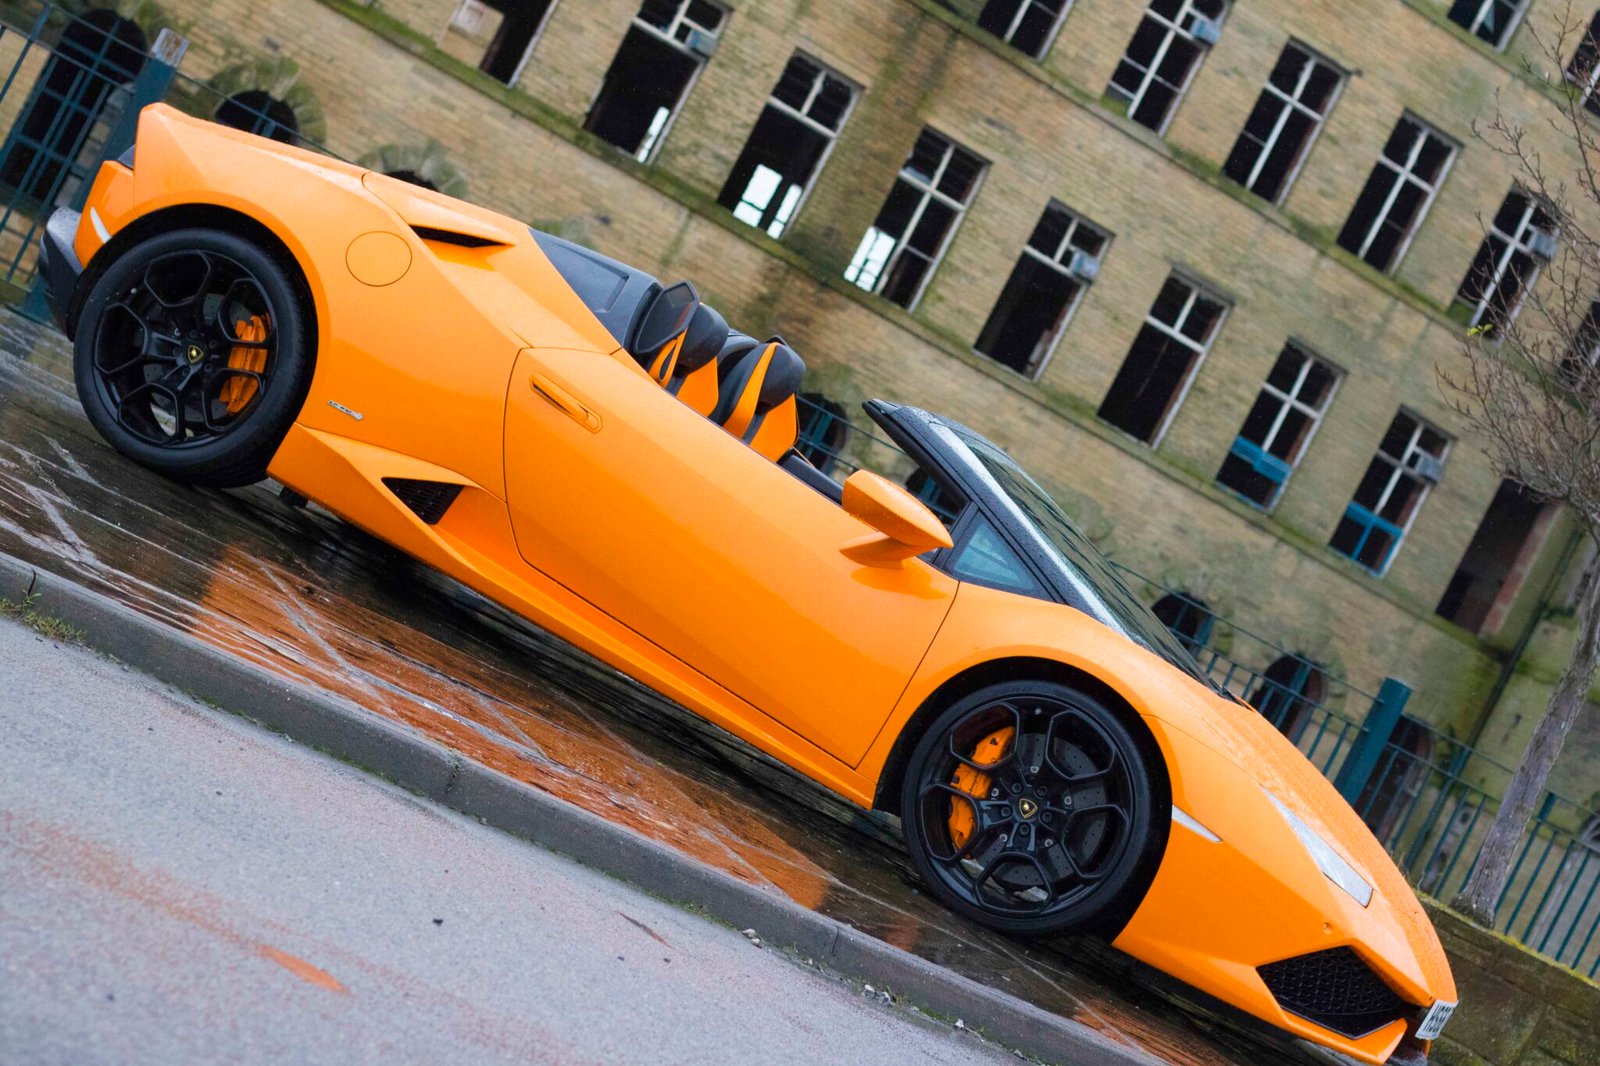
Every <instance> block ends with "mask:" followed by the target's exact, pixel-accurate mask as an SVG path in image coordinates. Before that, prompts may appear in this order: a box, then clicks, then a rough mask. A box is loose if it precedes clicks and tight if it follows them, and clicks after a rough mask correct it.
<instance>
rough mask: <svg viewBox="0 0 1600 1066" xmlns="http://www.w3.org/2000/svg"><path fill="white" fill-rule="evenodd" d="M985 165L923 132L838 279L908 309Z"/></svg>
mask: <svg viewBox="0 0 1600 1066" xmlns="http://www.w3.org/2000/svg"><path fill="white" fill-rule="evenodd" d="M985 166H987V164H986V163H985V162H984V161H983V160H982V159H980V158H978V157H977V156H975V155H973V154H972V153H971V152H969V151H967V150H966V149H965V148H963V147H961V146H960V145H958V144H956V143H955V142H954V141H951V140H950V139H949V138H947V137H944V136H942V135H940V134H938V133H935V132H934V131H933V130H931V129H924V130H923V131H922V134H921V136H919V137H918V138H917V143H916V144H915V145H913V146H912V149H911V154H910V156H909V157H907V159H906V162H905V165H903V166H902V167H901V168H900V176H899V177H898V178H897V179H895V183H894V185H893V187H891V188H890V190H889V196H888V198H887V199H885V200H884V203H883V207H882V209H880V210H879V212H878V217H877V219H876V221H874V222H873V224H872V227H871V228H870V229H868V230H867V232H866V234H865V235H864V236H863V237H862V238H861V243H860V245H859V246H858V247H857V248H856V253H855V255H854V256H853V257H851V260H850V265H849V267H847V268H846V269H845V272H844V278H845V280H846V281H849V282H853V283H854V284H856V285H859V286H861V288H863V289H866V290H868V291H869V292H876V293H880V294H882V295H883V296H884V297H886V298H888V299H889V300H892V301H893V302H894V303H897V304H899V305H900V306H901V307H905V308H910V307H912V306H914V305H915V304H916V302H917V299H918V297H920V296H921V295H922V289H923V287H924V286H925V285H926V284H927V280H928V277H929V275H931V274H932V273H933V268H934V267H935V266H936V265H937V264H938V261H939V259H940V258H941V257H942V256H943V255H944V250H945V247H946V246H947V245H948V244H949V242H950V238H951V236H952V235H953V234H954V233H955V231H956V227H957V226H959V225H960V224H961V218H962V215H963V214H964V213H965V212H966V209H967V205H968V204H969V203H970V202H971V200H972V194H973V193H974V192H975V191H976V190H977V186H978V179H979V178H980V177H981V176H982V174H983V169H984V167H985Z"/></svg>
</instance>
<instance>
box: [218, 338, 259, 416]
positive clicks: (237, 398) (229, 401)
mask: <svg viewBox="0 0 1600 1066" xmlns="http://www.w3.org/2000/svg"><path fill="white" fill-rule="evenodd" d="M234 336H236V337H238V338H239V339H240V340H242V341H251V342H256V341H264V340H266V339H267V320H266V319H265V318H263V317H262V316H260V315H251V316H250V320H249V321H248V322H239V323H237V324H236V325H235V326H234ZM228 367H229V369H232V370H248V371H250V372H251V373H253V374H259V373H261V372H262V371H263V370H265V369H266V368H267V350H266V349H265V348H246V347H245V346H244V345H242V344H239V345H235V346H234V347H233V348H232V350H230V351H229V352H228ZM257 388H258V386H257V385H256V382H255V380H254V379H253V378H247V377H243V376H241V375H238V374H233V375H230V376H229V377H228V380H227V381H224V382H223V383H222V389H221V391H220V392H219V393H218V394H217V398H218V399H219V400H221V401H222V405H223V406H224V407H226V408H227V409H228V413H229V414H231V415H236V414H238V413H239V412H240V411H243V410H244V409H245V408H246V407H248V406H249V405H250V401H251V400H253V399H255V398H256V389H257Z"/></svg>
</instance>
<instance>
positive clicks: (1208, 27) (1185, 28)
mask: <svg viewBox="0 0 1600 1066" xmlns="http://www.w3.org/2000/svg"><path fill="white" fill-rule="evenodd" d="M1226 11H1227V4H1226V3H1225V2H1224V0H1150V6H1149V7H1148V8H1146V9H1145V13H1144V18H1143V19H1141V20H1140V22H1139V28H1138V29H1136V30H1134V31H1133V40H1131V41H1129V42H1128V50H1127V51H1126V52H1124V53H1123V55H1122V62H1120V63H1118V64H1117V69H1116V72H1115V73H1114V74H1112V75H1111V84H1110V85H1109V86H1107V88H1106V93H1107V94H1108V95H1110V96H1111V97H1112V98H1113V99H1116V100H1121V101H1122V102H1123V103H1125V104H1127V105H1128V117H1129V118H1131V119H1133V120H1134V121H1135V122H1137V123H1139V125H1141V126H1149V127H1150V128H1151V129H1153V130H1155V131H1156V132H1157V133H1161V132H1162V131H1164V130H1165V129H1166V128H1167V123H1168V122H1169V121H1171V119H1172V113H1173V112H1174V111H1176V110H1177V109H1178V101H1180V100H1182V99H1183V94H1184V92H1185V91H1187V90H1188V88H1189V81H1190V79H1192V78H1193V77H1194V72H1195V71H1196V70H1197V69H1198V68H1199V66H1200V60H1201V58H1202V57H1204V55H1205V52H1206V49H1207V48H1208V47H1210V46H1211V45H1213V44H1215V43H1216V42H1217V35H1218V33H1219V32H1220V31H1221V28H1222V16H1223V14H1224V13H1225V12H1226Z"/></svg>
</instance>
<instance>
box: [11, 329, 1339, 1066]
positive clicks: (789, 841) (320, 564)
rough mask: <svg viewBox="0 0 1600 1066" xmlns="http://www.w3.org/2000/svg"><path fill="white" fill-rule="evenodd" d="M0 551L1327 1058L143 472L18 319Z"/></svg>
mask: <svg viewBox="0 0 1600 1066" xmlns="http://www.w3.org/2000/svg"><path fill="white" fill-rule="evenodd" d="M0 552H5V553H7V554H9V555H12V556H15V557H17V558H20V559H23V560H25V561H27V562H29V563H31V564H33V565H35V566H38V567H40V568H42V569H45V570H48V571H51V572H53V573H56V574H59V575H61V576H64V577H68V578H71V579H74V580H76V581H78V582H79V583H81V584H83V585H86V586H89V587H91V588H94V589H96V590H97V591H100V592H102V593H105V594H108V595H110V596H113V597H115V598H116V599H118V600H120V601H121V602H123V603H125V604H127V605H128V606H130V607H133V608H134V609H136V610H138V611H140V612H142V613H143V614H145V615H147V616H149V617H151V618H154V619H157V620H159V621H161V622H163V623H165V624H167V625H171V626H173V627H174V628H176V629H181V630H184V631H187V632H189V633H191V634H193V635H195V636H198V637H200V638H202V639H204V640H207V641H210V642H211V643H212V644H214V645H216V646H218V647H221V648H225V649H227V650H229V651H231V652H233V653H235V654H237V655H239V656H241V657H243V658H245V659H247V660H249V661H251V662H253V663H256V664H258V665H260V666H262V667H264V668H266V669H268V670H271V671H273V672H274V673H276V674H278V675H280V676H283V677H285V678H287V679H291V680H293V681H295V682H298V683H301V684H305V685H309V686H314V687H317V688H320V689H323V690H325V691H328V692H332V693H336V694H338V695H341V696H344V697H347V698H349V699H350V700H353V701H354V702H356V703H358V704H360V705H361V706H363V707H366V708H369V709H370V710H372V711H374V712H376V713H379V714H383V715H386V716H388V717H390V718H392V719H396V720H398V721H401V722H404V723H406V724H408V725H410V726H411V727H413V728H415V729H417V730H419V731H421V732H423V733H425V734H427V735H428V736H430V737H433V738H434V739H436V740H438V741H439V742H441V743H444V744H447V745H449V746H450V747H452V748H454V749H456V750H457V751H459V752H462V753H463V754H465V755H467V756H470V757H472V758H474V759H477V760H479V761H481V762H483V763H485V764H486V765H488V766H491V767H493V768H495V769H496V770H499V771H500V772H502V773H505V774H508V775H510V776H512V777H515V778H517V779H518V780H521V781H524V782H527V783H528V784H530V785H533V786H535V787H537V788H541V789H544V790H546V791H548V792H550V793H552V794H554V795H557V796H559V797H561V798H563V799H566V800H569V801H571V802H573V803H576V804H580V805H581V806H583V807H585V808H587V809H588V810H590V811H593V812H595V813H598V814H600V815H602V816H604V817H606V818H609V819H611V820H612V821H615V822H619V823H622V824H624V825H627V826H629V827H631V828H633V829H635V830H637V831H638V832H641V833H644V834H646V835H648V836H650V837H652V838H654V839H656V840H659V841H662V842H664V843H667V844H669V845H671V846H673V847H675V848H678V849H679V850H681V851H683V852H685V853H687V854H689V855H692V856H693V857H694V858H696V859H698V860H700V861H702V862H706V863H710V864H712V865H714V866H717V867H719V868H721V869H723V870H726V871H728V872H729V873H731V874H733V875H734V876H737V877H740V878H742V879H744V880H746V881H749V882H751V883H754V884H757V885H762V886H766V887H769V888H772V889H774V890H776V891H780V892H782V893H784V894H785V895H787V896H789V897H791V898H793V899H794V900H796V901H798V902H799V903H801V904H803V905H804V906H807V907H811V908H813V909H815V910H818V911H820V912H822V913H824V914H827V915H829V916H831V917H834V918H837V919H839V920H841V921H844V922H847V923H849V924H850V925H853V926H855V927H856V928H858V929H861V930H862V931H864V932H867V933H870V934H872V935H875V936H878V937H881V938H882V939H884V940H886V941H888V942H890V943H892V944H895V945H897V946H899V947H901V948H904V949H906V950H908V951H912V952H915V953H916V954H918V955H920V956H922V957H924V958H927V959H929V960H930V961H933V962H936V963H939V964H942V965H945V966H949V967H951V968H952V969H955V970H957V971H959V972H961V973H963V974H966V975H967V976H969V977H972V978H974V979H976V980H979V981H983V982H985V983H987V984H989V985H992V986H994V987H998V988H1002V989H1005V990H1006V991H1009V992H1012V993H1014V994H1016V995H1018V996H1020V997H1022V998H1024V999H1027V1000H1030V1001H1032V1002H1033V1003H1035V1004H1037V1005H1039V1006H1041V1007H1043V1008H1045V1009H1047V1010H1051V1011H1055V1012H1057V1013H1059V1014H1062V1015H1065V1016H1067V1017H1071V1018H1074V1019H1076V1020H1078V1021H1080V1022H1083V1023H1084V1024H1086V1025H1089V1026H1092V1027H1094V1028H1095V1029H1097V1030H1100V1031H1101V1032H1103V1033H1104V1034H1106V1035H1107V1036H1109V1037H1111V1038H1112V1039H1115V1040H1119V1041H1122V1042H1124V1043H1128V1044H1133V1045H1137V1046H1139V1047H1143V1048H1145V1049H1147V1050H1149V1051H1151V1052H1153V1053H1155V1054H1157V1055H1160V1056H1162V1057H1164V1058H1166V1059H1168V1060H1170V1061H1172V1062H1174V1063H1261V1062H1274V1063H1277V1062H1293V1061H1299V1060H1305V1061H1313V1060H1312V1059H1311V1057H1310V1056H1309V1055H1308V1054H1307V1053H1306V1052H1305V1051H1303V1050H1301V1049H1299V1048H1298V1047H1297V1046H1296V1045H1294V1044H1292V1043H1288V1042H1279V1041H1277V1040H1275V1039H1274V1038H1273V1037H1272V1036H1271V1035H1268V1034H1263V1033H1260V1032H1257V1031H1256V1030H1254V1029H1253V1028H1250V1027H1244V1026H1241V1025H1239V1024H1238V1022H1237V1020H1236V1019H1234V1018H1233V1017H1232V1015H1231V1012H1224V1013H1223V1014H1222V1015H1220V1016H1219V1015H1218V1014H1217V1013H1215V1012H1214V1011H1212V1010H1208V1009H1206V1008H1203V1007H1201V1006H1198V1005H1196V1004H1195V1003H1194V1002H1191V1001H1190V997H1189V996H1188V995H1187V994H1185V993H1184V992H1183V991H1182V990H1181V989H1175V988H1173V987H1171V986H1170V985H1169V984H1168V983H1166V982H1157V984H1156V986H1155V987H1153V986H1152V976H1153V975H1152V974H1151V972H1150V971H1149V970H1148V969H1145V968H1143V967H1139V966H1136V965H1135V964H1133V963H1131V961H1130V960H1128V959H1126V958H1125V957H1124V956H1121V955H1120V954H1118V953H1117V952H1114V951H1112V950H1111V949H1109V948H1107V947H1104V946H1103V945H1100V944H1098V943H1094V942H1088V941H1082V940H1061V941H1056V942H1053V943H1050V944H1022V943H1019V942H1016V941H1012V940H1008V939H1005V938H1003V937H999V936H996V935H994V934H991V933H988V932H986V931H984V930H981V929H978V928H977V927H975V926H972V925H970V924H968V923H966V922H964V921H963V920H961V919H959V918H957V917H956V916H954V915H952V914H950V913H949V912H947V911H945V910H944V909H942V908H941V907H939V906H938V905H937V904H935V903H934V902H933V901H932V900H930V899H928V898H927V897H926V896H924V895H923V894H921V893H920V892H919V891H918V890H917V889H916V887H915V882H914V879H913V878H912V876H911V874H910V871H909V868H908V867H907V865H906V862H905V858H904V856H903V854H902V853H901V852H900V850H899V848H898V844H897V843H896V835H895V830H894V829H893V828H892V826H891V824H890V823H888V822H886V821H882V820H879V819H878V818H877V817H876V816H867V815H864V814H862V813H861V812H859V811H857V810H855V808H853V807H850V806H848V805H846V804H843V803H841V802H839V801H836V800H835V799H833V798H832V797H831V796H829V795H827V794H825V793H823V792H821V791H820V790H819V789H816V788H814V787H812V786H810V785H809V784H808V783H804V782H801V781H800V780H799V779H798V778H797V777H795V776H794V775H791V774H789V773H787V772H786V771H783V770H781V769H779V768H776V767H774V766H772V765H770V764H769V763H767V762H765V761H764V760H762V759H761V758H759V757H757V756H755V755H753V754H752V753H751V752H750V750H749V749H747V748H744V747H743V746H742V745H740V744H738V743H737V742H735V741H733V740H732V739H731V738H729V737H726V736H725V735H723V734H721V733H719V732H717V731H715V730H713V729H711V728H710V727H709V726H707V725H706V724H704V723H702V722H701V721H700V720H699V719H697V718H694V717H693V716H691V715H689V714H688V713H687V712H684V711H681V710H679V709H678V708H676V707H675V706H674V705H672V704H670V703H668V702H667V701H664V700H662V699H661V698H660V697H658V696H656V695H655V694H653V693H651V692H649V691H647V690H645V689H643V688H641V687H640V686H638V685H636V684H634V683H632V682H631V681H629V680H627V679H626V678H624V677H622V676H621V675H619V674H617V673H616V672H615V671H613V670H611V669H609V668H608V667H605V666H602V665H600V664H598V663H596V662H595V661H594V660H592V659H590V658H588V657H587V656H585V655H583V654H582V653H580V652H577V651H575V650H574V649H572V648H571V647H568V646H567V645H565V644H562V643H561V642H559V641H557V640H555V639H554V638H552V637H549V636H548V635H546V634H544V633H542V632H540V631H538V630H535V629H533V628H532V627H531V626H528V625H526V624H525V623H522V622H521V621H519V620H517V619H515V618H513V617H512V616H510V615H509V614H507V613H506V612H504V611H502V610H500V609H499V608H497V607H495V606H493V605H491V604H489V603H487V602H486V601H484V600H482V599H481V598H479V597H478V596H476V595H475V594H473V593H471V592H468V591H467V590H465V589H463V588H462V587H460V586H458V585H456V584H455V583H453V582H451V581H449V580H447V579H445V578H443V577H442V576H440V575H438V574H436V573H434V572H433V571H431V570H428V569H426V568H425V567H422V566H420V565H418V564H416V563H413V562H411V561H410V560H409V559H407V558H405V557H403V556H401V555H399V554H398V553H396V552H394V551H392V550H391V549H389V548H388V547H386V546H385V545H383V544H381V543H378V542H376V541H374V540H373V539H372V538H370V537H367V536H366V535H364V534H362V533H360V532H359V531H357V530H355V529H353V528H351V527H349V526H346V525H344V524H343V523H341V522H339V521H338V520H336V519H333V518H331V517H329V516H327V515H326V514H323V513H320V512H318V511H316V510H315V509H312V510H298V511H297V510H291V509H289V508H287V507H285V506H283V505H282V504H281V503H279V502H278V500H277V499H276V497H275V496H274V494H273V491H272V488H271V486H268V485H261V486H256V487H254V488H251V489H246V490H240V491H233V492H213V491H198V490H192V489H186V488H183V487H180V486H177V485H173V484H170V483H168V482H166V481H163V480H161V479H159V478H157V477H155V476H154V475H152V474H150V473H148V472H146V471H144V470H143V469H141V468H139V467H136V466H134V465H133V464H132V463H130V462H128V461H127V460H124V459H122V458H121V457H120V456H118V455H116V454H114V453H113V452H111V451H110V449H109V448H107V447H106V446H105V445H104V444H103V443H102V442H101V441H100V439H99V438H98V437H97V436H95V435H94V433H93V431H92V430H91V429H90V428H89V426H88V424H87V423H86V422H85V421H84V419H83V416H82V413H81V411H80V410H79V407H78V401H77V398H76V395H75V394H74V392H73V388H72V383H71V353H70V349H69V347H68V345H67V343H66V341H65V340H64V338H62V337H60V335H59V334H57V333H55V332H54V331H50V330H46V329H43V328H41V327H38V326H35V325H34V324H32V323H30V322H27V321H26V320H24V319H22V318H20V317H18V316H16V315H15V314H13V313H10V312H4V311H0Z"/></svg>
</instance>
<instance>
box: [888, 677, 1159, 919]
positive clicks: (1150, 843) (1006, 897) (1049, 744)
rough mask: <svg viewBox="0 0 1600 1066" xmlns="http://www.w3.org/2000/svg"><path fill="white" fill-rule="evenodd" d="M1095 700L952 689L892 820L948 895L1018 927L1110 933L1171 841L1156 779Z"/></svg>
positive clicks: (1022, 685)
mask: <svg viewBox="0 0 1600 1066" xmlns="http://www.w3.org/2000/svg"><path fill="white" fill-rule="evenodd" d="M1158 757H1159V756H1153V755H1152V754H1151V753H1149V750H1148V748H1147V746H1146V745H1145V744H1143V743H1141V742H1140V738H1139V737H1138V736H1136V735H1135V733H1134V732H1133V729H1131V728H1130V726H1129V724H1128V723H1127V722H1126V721H1125V720H1124V718H1123V717H1122V716H1121V715H1120V714H1118V713H1115V712H1113V711H1112V710H1111V709H1110V708H1108V707H1107V706H1106V705H1105V704H1104V703H1103V702H1101V701H1099V700H1097V699H1094V698H1092V697H1090V696H1088V695H1086V694H1085V693H1082V692H1079V691H1076V690H1074V689H1072V688H1069V687H1067V686H1065V685H1061V684H1056V683H1054V682H1045V681H1018V682H1007V683H1004V684H999V685H991V686H989V687H987V688H984V689H981V690H979V691H977V692H974V693H971V694H970V695H967V696H965V697H963V698H961V699H959V700H957V701H956V702H955V703H954V704H952V705H951V706H950V707H948V708H946V709H945V710H944V711H943V712H942V713H940V714H939V715H938V717H937V718H935V719H934V721H933V723H932V725H931V726H930V727H929V728H928V729H927V731H926V732H924V733H923V734H922V736H921V737H920V738H919V739H918V741H917V743H916V746H915V747H914V748H913V749H912V753H911V756H910V759H909V761H908V763H907V766H906V773H905V776H904V778H903V779H902V784H901V806H900V811H901V824H902V826H903V828H904V832H905V842H906V850H907V851H908V852H909V853H910V856H911V861H912V864H913V865H914V866H915V867H916V870H917V873H918V874H919V875H920V876H921V878H922V880H923V881H924V882H925V883H926V884H927V885H928V887H929V888H930V890H931V891H932V892H933V894H934V895H935V896H936V897H937V898H938V899H939V900H940V901H941V902H943V903H944V904H945V905H946V906H948V907H950V908H951V909H952V910H954V911H956V912H957V913H959V914H962V915H965V916H966V917H968V918H970V919H972V920H973V921H975V922H978V923H979V924H982V925H985V926H988V927H990V928H992V929H997V930H1000V931H1002V932H1006V933H1010V934H1015V935H1020V936H1045V935H1054V934H1066V933H1089V932H1097V933H1107V932H1110V933H1113V934H1114V932H1115V931H1117V930H1119V929H1120V928H1121V925H1122V924H1123V923H1124V922H1126V920H1127V918H1128V916H1129V915H1131V914H1132V912H1133V909H1134V907H1136V906H1137V904H1138V902H1139V900H1140V899H1142V898H1143V896H1144V892H1145V890H1146V889H1147V888H1148V887H1149V883H1150V880H1151V878H1152V877H1153V876H1154V873H1155V868H1156V865H1157V864H1158V863H1159V862H1160V858H1161V854H1162V852H1163V850H1164V849H1165V846H1166V838H1167V832H1166V830H1167V827H1168V824H1169V822H1170V805H1169V801H1168V799H1167V791H1166V788H1165V778H1164V776H1161V774H1160V769H1159V767H1157V766H1154V765H1152V758H1158Z"/></svg>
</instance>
